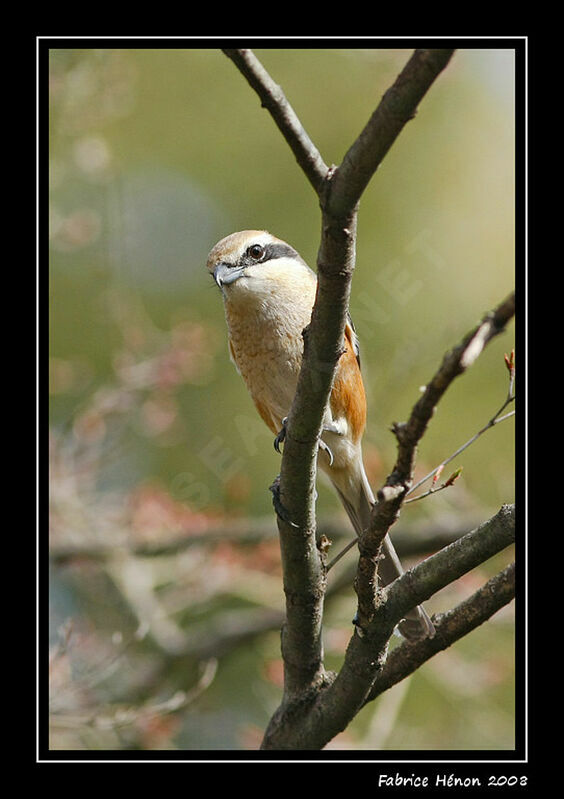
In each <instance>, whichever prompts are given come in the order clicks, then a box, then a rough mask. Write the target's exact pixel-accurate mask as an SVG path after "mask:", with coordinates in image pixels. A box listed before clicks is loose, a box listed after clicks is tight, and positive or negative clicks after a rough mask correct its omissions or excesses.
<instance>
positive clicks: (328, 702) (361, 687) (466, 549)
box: [262, 506, 515, 749]
mask: <svg viewBox="0 0 564 799" xmlns="http://www.w3.org/2000/svg"><path fill="white" fill-rule="evenodd" d="M514 539H515V508H514V506H503V507H502V508H501V509H500V511H499V512H498V513H497V514H496V515H495V516H494V517H493V518H492V519H490V520H489V521H487V522H485V523H484V524H482V525H480V526H479V527H478V528H477V529H476V530H473V531H472V532H470V533H468V534H467V535H465V536H464V537H463V538H461V539H460V540H459V541H456V542H454V543H453V544H451V545H450V546H448V547H445V548H444V549H443V550H441V551H440V552H437V553H436V554H435V555H432V556H431V557H430V558H427V560H424V561H422V562H421V563H419V564H418V565H417V566H414V567H413V569H410V570H409V571H408V572H406V573H405V574H404V575H402V577H399V578H398V579H397V580H395V581H394V582H393V583H392V584H391V585H390V586H388V588H387V589H382V591H381V593H382V596H383V601H382V602H381V604H380V605H379V606H378V609H377V615H376V616H375V617H374V619H373V621H372V623H371V624H370V625H369V626H368V628H367V629H366V630H362V629H361V628H359V627H358V626H357V627H356V629H355V633H354V635H353V637H352V638H351V640H350V642H349V646H348V648H347V652H346V654H345V660H344V663H343V666H342V668H341V670H340V671H339V673H338V674H337V676H336V677H335V678H334V680H332V681H331V682H330V684H328V686H327V687H326V688H325V689H324V690H322V691H320V692H319V693H318V694H317V696H316V697H314V698H313V699H312V700H311V701H310V702H309V703H307V702H306V701H303V702H302V703H301V704H295V705H293V706H292V705H288V706H286V707H284V705H283V706H282V707H281V708H280V709H279V711H278V713H277V714H275V716H274V717H273V719H272V721H271V724H270V725H269V728H268V729H267V732H266V735H265V738H264V741H263V746H262V748H264V749H301V748H303V749H321V748H323V747H324V746H325V744H327V743H328V742H329V741H330V740H331V739H332V738H334V736H335V735H337V734H338V733H339V732H341V731H342V730H343V729H345V727H346V726H347V725H348V724H349V722H350V721H351V720H352V719H353V718H354V716H355V715H356V714H357V712H358V711H359V710H360V708H361V707H362V706H363V705H364V704H365V703H366V702H367V701H369V699H371V698H374V696H375V693H374V691H375V689H374V686H375V685H376V684H377V683H378V680H379V679H380V675H381V674H383V673H386V674H387V677H386V680H388V681H389V680H390V679H391V675H392V671H390V672H385V668H386V666H385V663H386V650H387V642H388V639H389V637H390V635H391V634H392V631H393V628H394V626H395V624H396V623H397V622H398V621H399V619H400V618H401V616H402V615H403V613H405V611H406V610H409V608H411V607H413V605H415V604H417V603H419V602H422V601H423V600H424V599H427V598H428V597H429V596H430V595H431V593H434V592H435V591H437V590H439V589H440V588H442V587H444V586H445V585H448V584H449V583H450V582H451V581H452V580H453V579H456V578H457V577H460V576H462V575H463V574H465V573H466V572H468V571H470V570H471V569H473V568H475V567H476V566H478V565H480V563H483V562H484V561H485V560H487V559H488V558H490V557H492V556H493V555H495V554H496V553H497V552H500V551H501V550H502V549H504V548H505V547H507V546H508V545H509V544H511V543H512V542H513V541H514ZM503 585H504V581H503V580H501V579H500V581H499V585H498V583H495V582H494V583H492V584H491V585H490V588H491V587H492V586H493V587H496V586H498V587H501V588H502V595H503V597H505V598H506V597H507V596H508V593H507V590H506V588H504V587H503ZM487 590H488V589H487V588H485V589H483V592H484V593H483V595H482V599H481V600H478V599H477V598H475V599H474V600H473V601H472V602H470V605H469V606H464V605H463V606H459V609H458V611H457V612H456V613H455V616H454V621H453V620H452V618H451V617H450V616H448V615H447V616H446V617H442V618H443V619H444V618H446V621H445V622H444V624H445V626H444V627H443V628H442V630H443V633H442V634H441V635H442V637H440V638H439V640H438V641H437V642H436V644H435V645H434V646H436V647H437V649H436V651H439V650H440V649H441V648H443V647H442V644H443V643H444V645H445V646H448V645H449V644H448V640H449V636H452V637H453V640H456V637H461V636H462V635H463V634H464V629H466V631H467V632H470V631H471V630H472V629H474V628H475V627H476V626H477V624H479V623H480V622H479V621H477V619H479V618H480V609H479V608H478V604H480V603H481V604H482V610H481V613H482V615H483V614H485V613H487V612H488V609H489V610H491V612H492V613H493V612H495V609H497V608H498V607H499V606H501V605H499V604H498V603H501V604H504V601H503V599H502V598H499V599H496V598H494V597H491V601H489V602H488V601H486V599H485V598H484V597H485V596H486V595H487ZM384 600H385V601H384ZM506 601H509V600H508V599H507V600H506ZM469 608H473V611H472V612H470V610H469ZM490 615H491V614H490ZM439 621H440V620H439ZM439 629H441V626H440V623H439ZM443 634H444V635H443ZM455 636H456V637H455ZM432 640H434V639H432ZM402 647H407V648H404V649H402V651H403V652H404V653H409V652H411V651H415V653H416V655H415V656H414V660H413V661H412V662H413V663H415V661H416V658H417V657H421V658H422V661H421V662H424V660H425V659H427V657H426V656H428V657H431V655H432V654H433V652H434V650H433V649H432V647H431V646H430V645H429V644H422V645H421V646H420V644H419V642H416V643H415V644H412V643H409V644H406V645H402ZM411 647H414V649H413V650H412V649H411ZM402 657H403V656H402ZM396 658H399V656H396ZM410 662H411V661H410ZM414 668H415V666H414ZM390 669H391V670H392V669H393V670H394V672H393V673H394V674H400V673H401V674H403V671H402V669H404V670H405V671H406V674H407V673H409V665H408V664H406V662H403V660H397V659H396V660H394V661H393V666H392V667H390ZM403 676H406V675H405V674H404V675H403ZM398 679H401V677H398ZM328 683H329V680H328ZM390 684H393V683H390ZM384 685H385V687H389V685H388V684H387V683H385V682H383V683H382V686H381V690H385V688H384V687H383V686H384ZM379 692H381V691H379Z"/></svg>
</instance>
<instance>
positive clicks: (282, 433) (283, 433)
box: [274, 416, 288, 452]
mask: <svg viewBox="0 0 564 799" xmlns="http://www.w3.org/2000/svg"><path fill="white" fill-rule="evenodd" d="M287 421H288V417H287V416H285V417H284V418H283V419H282V428H281V429H280V432H279V433H278V435H277V436H276V438H275V439H274V449H275V450H276V452H280V444H281V443H282V442H283V441H284V439H285V438H286V422H287Z"/></svg>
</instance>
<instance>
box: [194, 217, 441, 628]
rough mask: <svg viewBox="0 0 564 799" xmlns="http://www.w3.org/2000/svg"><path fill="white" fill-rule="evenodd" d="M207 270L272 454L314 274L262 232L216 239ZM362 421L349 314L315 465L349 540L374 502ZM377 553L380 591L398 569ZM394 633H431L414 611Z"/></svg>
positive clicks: (294, 377) (294, 376) (298, 359)
mask: <svg viewBox="0 0 564 799" xmlns="http://www.w3.org/2000/svg"><path fill="white" fill-rule="evenodd" d="M207 270H208V272H209V273H210V274H211V275H212V277H213V279H214V281H215V283H216V284H217V286H218V287H219V289H220V290H221V294H222V296H223V304H224V310H225V319H226V322H227V332H228V349H229V354H230V357H231V360H232V361H233V363H234V365H235V367H236V369H237V371H238V372H239V374H240V375H241V376H242V378H243V380H244V382H245V384H246V386H247V389H248V391H249V393H250V395H251V398H252V400H253V402H254V405H255V407H256V410H257V411H258V413H259V415H260V416H261V418H262V419H263V421H264V422H265V424H266V425H267V426H268V428H269V429H270V430H271V432H272V433H273V434H274V436H275V442H274V443H275V447H276V448H277V449H278V446H279V443H280V442H281V440H283V437H284V430H285V424H286V418H287V416H288V414H289V411H290V407H291V404H292V401H293V398H294V394H295V392H296V387H297V382H298V376H299V372H300V368H301V363H302V356H303V335H302V334H303V331H304V329H305V328H306V327H307V325H308V324H309V323H310V320H311V313H312V309H313V305H314V302H315V297H316V290H317V275H316V274H315V272H314V271H313V270H312V269H310V267H309V266H308V265H307V264H306V262H305V261H304V260H303V258H302V257H301V256H300V255H299V253H298V252H297V251H296V250H295V249H294V248H293V247H292V246H291V245H289V244H287V243H286V242H285V241H283V240H282V239H279V238H277V237H276V236H273V235H272V234H271V233H269V232H268V231H266V230H242V231H239V232H236V233H231V234H230V235H228V236H225V237H224V238H222V239H221V240H220V241H218V242H217V244H215V246H214V247H213V248H212V249H211V251H210V253H209V255H208V259H207ZM366 415H367V408H366V395H365V389H364V384H363V380H362V374H361V370H360V350H359V343H358V338H357V335H356V331H355V328H354V325H353V323H352V319H351V318H350V315H349V316H348V319H347V323H346V325H345V330H344V341H343V347H342V355H341V357H340V359H339V362H338V364H337V368H336V371H335V376H334V379H333V384H332V389H331V393H330V397H329V402H328V405H327V409H326V412H325V416H324V419H323V426H322V432H321V439H320V442H319V445H320V446H319V451H318V466H319V467H320V469H321V470H322V471H323V472H324V473H325V474H326V475H327V476H328V477H329V480H330V482H331V483H332V485H333V487H334V489H335V490H336V493H337V495H338V496H339V498H340V500H341V502H342V505H343V507H344V509H345V511H346V513H347V515H348V517H349V519H350V521H351V524H352V526H353V528H354V530H355V532H356V534H357V536H361V535H362V533H363V531H364V530H365V529H366V528H367V527H368V525H369V523H370V515H371V510H372V506H373V505H374V502H375V499H374V494H373V492H372V489H371V487H370V483H369V481H368V478H367V476H366V471H365V467H364V463H363V456H362V436H363V433H364V429H365V426H366ZM381 552H382V556H383V557H382V559H381V561H380V564H379V568H378V575H379V580H380V583H381V584H382V585H383V586H385V585H388V584H389V583H391V582H393V581H394V580H395V579H396V578H397V577H399V576H400V575H401V574H403V568H402V565H401V562H400V559H399V557H398V555H397V553H396V551H395V549H394V546H393V544H392V541H391V540H390V537H389V535H386V537H385V539H384V541H383V544H382V550H381ZM398 629H399V632H400V633H401V635H402V636H403V637H404V638H406V639H408V640H415V639H420V638H424V637H432V636H433V635H434V633H435V628H434V626H433V623H432V621H431V619H430V618H429V616H428V614H427V612H426V611H425V609H424V608H423V607H422V606H417V607H415V608H413V609H412V610H410V611H409V612H408V613H407V614H406V615H405V618H404V619H402V620H401V621H400V623H399V624H398Z"/></svg>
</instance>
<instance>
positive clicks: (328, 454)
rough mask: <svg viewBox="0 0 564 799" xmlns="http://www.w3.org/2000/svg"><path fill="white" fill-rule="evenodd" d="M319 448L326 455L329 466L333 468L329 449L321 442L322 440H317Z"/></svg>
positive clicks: (331, 454)
mask: <svg viewBox="0 0 564 799" xmlns="http://www.w3.org/2000/svg"><path fill="white" fill-rule="evenodd" d="M319 448H320V449H322V450H323V451H324V452H326V453H327V456H328V458H329V466H333V453H332V452H331V448H330V447H329V446H328V445H327V444H326V443H325V441H323V439H322V438H320V439H319Z"/></svg>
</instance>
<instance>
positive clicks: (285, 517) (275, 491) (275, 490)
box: [270, 475, 298, 528]
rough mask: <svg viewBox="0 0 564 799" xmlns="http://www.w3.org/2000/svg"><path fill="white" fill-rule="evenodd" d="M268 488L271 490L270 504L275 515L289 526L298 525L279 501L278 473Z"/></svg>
mask: <svg viewBox="0 0 564 799" xmlns="http://www.w3.org/2000/svg"><path fill="white" fill-rule="evenodd" d="M270 490H271V492H272V505H273V506H274V510H275V511H276V515H277V516H278V517H279V518H280V519H282V521H283V522H286V524H289V525H290V526H291V527H296V528H297V527H298V525H297V524H296V523H295V522H293V521H292V520H291V519H290V516H289V514H288V511H287V510H286V508H285V507H284V505H283V504H282V502H281V501H280V475H278V476H277V477H276V479H275V480H274V482H273V483H272V485H271V486H270Z"/></svg>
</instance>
